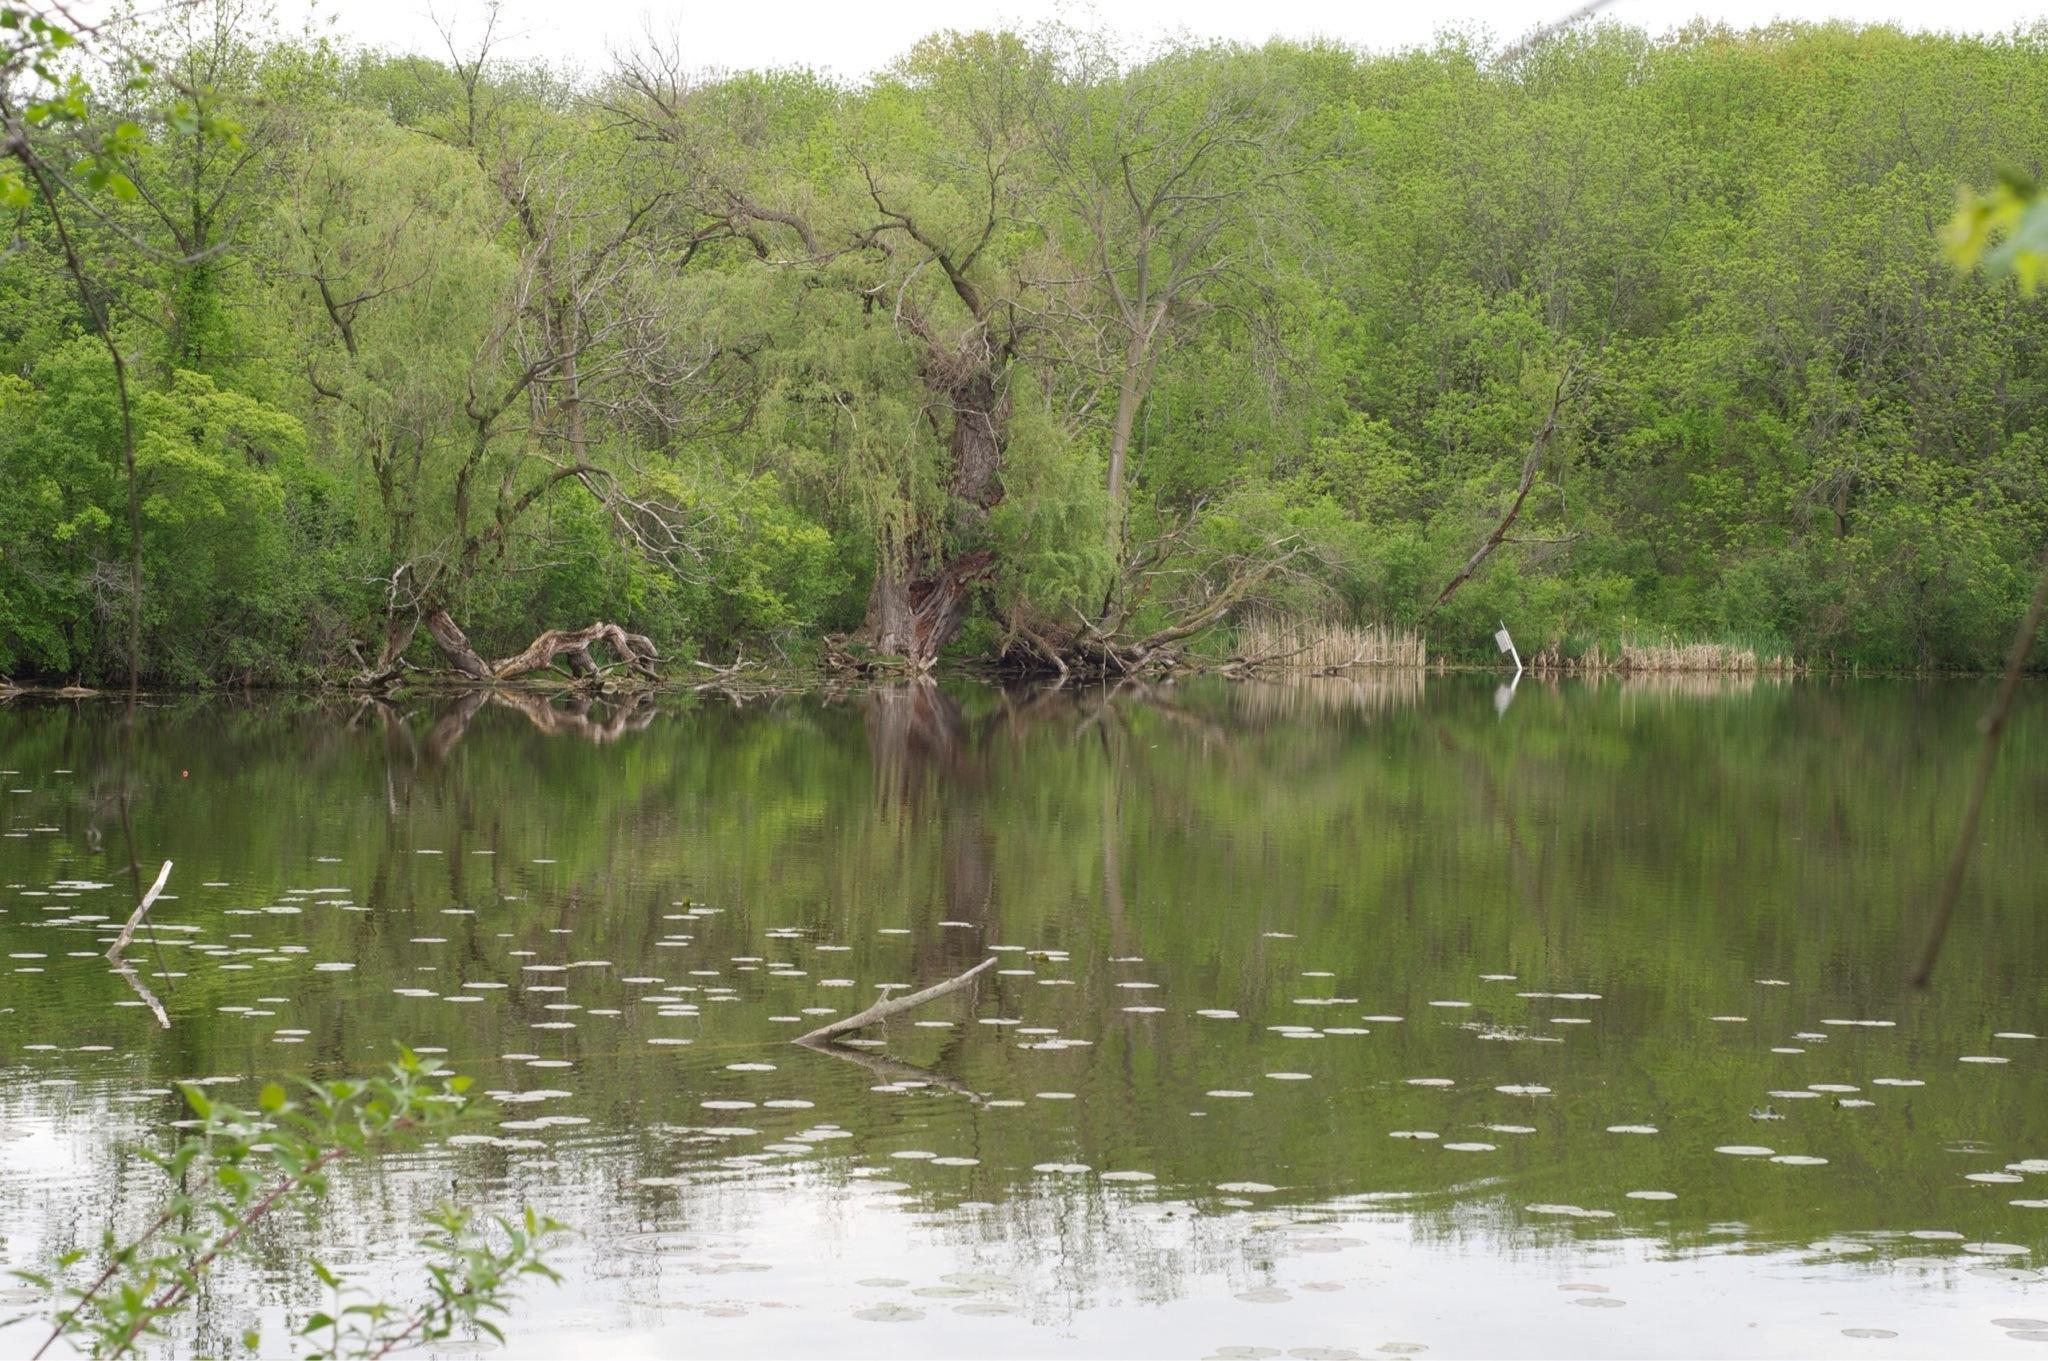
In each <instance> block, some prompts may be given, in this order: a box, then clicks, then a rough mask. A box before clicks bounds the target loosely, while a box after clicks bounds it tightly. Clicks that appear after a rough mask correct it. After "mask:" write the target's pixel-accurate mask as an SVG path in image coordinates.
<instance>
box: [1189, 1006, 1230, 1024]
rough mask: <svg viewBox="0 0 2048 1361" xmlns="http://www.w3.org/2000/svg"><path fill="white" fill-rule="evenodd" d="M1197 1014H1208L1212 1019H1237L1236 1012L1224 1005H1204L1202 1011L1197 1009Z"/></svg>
mask: <svg viewBox="0 0 2048 1361" xmlns="http://www.w3.org/2000/svg"><path fill="white" fill-rule="evenodd" d="M1195 1015H1197V1016H1206V1017H1208V1018H1209V1019H1210V1020H1212V1021H1234V1020H1236V1019H1237V1013H1236V1012H1234V1011H1229V1010H1226V1009H1224V1008H1222V1007H1204V1008H1202V1009H1201V1010H1200V1011H1197V1012H1196V1013H1195Z"/></svg>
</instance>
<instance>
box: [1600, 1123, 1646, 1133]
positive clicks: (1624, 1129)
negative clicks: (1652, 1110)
mask: <svg viewBox="0 0 2048 1361" xmlns="http://www.w3.org/2000/svg"><path fill="white" fill-rule="evenodd" d="M1607 1132H1608V1133H1609V1134H1655V1133H1656V1132H1657V1127H1656V1126H1655V1125H1609V1126H1608V1127H1607Z"/></svg>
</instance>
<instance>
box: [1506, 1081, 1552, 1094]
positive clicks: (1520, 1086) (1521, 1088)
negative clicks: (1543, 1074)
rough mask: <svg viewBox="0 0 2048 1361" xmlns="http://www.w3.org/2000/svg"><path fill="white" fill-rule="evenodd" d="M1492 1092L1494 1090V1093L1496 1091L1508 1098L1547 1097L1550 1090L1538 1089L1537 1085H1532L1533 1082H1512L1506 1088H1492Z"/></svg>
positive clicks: (1546, 1088) (1545, 1088)
mask: <svg viewBox="0 0 2048 1361" xmlns="http://www.w3.org/2000/svg"><path fill="white" fill-rule="evenodd" d="M1494 1090H1495V1091H1497V1092H1503V1093H1505V1094H1507V1095H1508V1096H1549V1095H1550V1088H1548V1087H1539V1086H1537V1085H1536V1084H1535V1083H1533V1082H1512V1083H1509V1084H1508V1085H1507V1086H1505V1087H1495V1088H1494Z"/></svg>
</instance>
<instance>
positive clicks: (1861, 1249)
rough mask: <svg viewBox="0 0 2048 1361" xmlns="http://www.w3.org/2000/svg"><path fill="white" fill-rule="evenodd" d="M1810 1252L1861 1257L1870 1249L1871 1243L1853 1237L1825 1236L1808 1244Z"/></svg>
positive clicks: (1832, 1255)
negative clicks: (1816, 1241) (1860, 1241)
mask: <svg viewBox="0 0 2048 1361" xmlns="http://www.w3.org/2000/svg"><path fill="white" fill-rule="evenodd" d="M1806 1248H1807V1251H1809V1252H1820V1253H1826V1254H1827V1255H1828V1256H1830V1257H1859V1256H1861V1255H1862V1254H1864V1253H1866V1252H1869V1251H1870V1244H1868V1243H1859V1242H1857V1241H1856V1240H1855V1239H1853V1238H1823V1239H1821V1240H1820V1241H1819V1242H1818V1243H1808V1244H1807V1245H1806Z"/></svg>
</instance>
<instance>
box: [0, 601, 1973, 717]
mask: <svg viewBox="0 0 2048 1361" xmlns="http://www.w3.org/2000/svg"><path fill="white" fill-rule="evenodd" d="M1224 643H1225V646H1223V647H1222V648H1220V649H1218V650H1215V651H1209V652H1192V653H1189V654H1187V655H1185V656H1184V657H1183V658H1181V660H1180V661H1179V663H1178V664H1177V665H1176V666H1175V667H1174V668H1172V669H1170V670H1165V671H1161V672H1157V673H1151V674H1149V675H1147V676H1145V677H1139V676H1132V677H1129V678H1127V679H1132V680H1137V679H1153V680H1158V679H1180V678H1192V677H1198V676H1212V677H1218V678H1222V679H1225V680H1232V681H1272V682H1286V681H1294V680H1301V679H1339V678H1344V677H1367V676H1373V675H1398V674H1417V675H1431V674H1433V675H1459V674H1469V675H1480V674H1488V673H1497V674H1501V675H1504V676H1505V675H1512V674H1513V672H1512V667H1511V666H1510V665H1509V664H1508V663H1507V662H1506V661H1505V660H1502V661H1501V662H1499V663H1487V662H1474V661H1466V660H1458V659H1454V658H1452V657H1448V656H1444V655H1441V654H1433V653H1431V651H1430V650H1429V646H1428V641H1427V639H1426V638H1425V637H1424V636H1423V635H1421V634H1418V633H1414V632H1410V631H1407V630H1404V629H1401V628H1398V627H1395V626H1392V625H1386V624H1373V625H1366V626H1362V627H1361V626H1352V625H1348V624H1342V623H1335V622H1332V621H1328V620H1320V619H1302V618H1295V617H1287V616H1278V615H1270V614H1259V615H1254V616H1253V617H1251V618H1249V619H1247V620H1246V621H1245V622H1244V623H1243V624H1241V625H1239V626H1238V627H1236V628H1235V629H1233V630H1231V631H1230V632H1229V633H1228V634H1227V635H1226V636H1225V638H1224ZM1522 662H1523V666H1524V668H1525V672H1526V674H1527V676H1529V677H1530V678H1532V679H1543V680H1557V679H1566V678H1571V679H1600V678H1620V679H1628V678H1631V677H1644V678H1650V677H1665V676H1668V677H1687V676H1697V677H1701V678H1703V679H1712V678H1715V677H1728V678H1737V679H1741V678H1757V679H1776V680H1785V679H1792V678H1795V677H1810V678H1814V679H1827V678H1873V679H1881V678H1907V677H1914V676H1953V677H1958V678H1969V677H1978V678H1984V679H1989V678H1992V677H1994V676H1996V675H1997V674H1998V673H1997V672H1995V671H1989V670H1976V669H1971V670H1961V669H1954V668H1949V669H1941V668H1923V669H1917V670H1913V669H1880V668H1869V667H1857V666H1843V665H1836V666H1827V665H1814V664H1809V663H1806V662H1802V661H1800V660H1798V659H1796V658H1792V657H1788V656H1786V655H1784V654H1782V653H1779V652H1775V651H1771V650H1768V649H1764V648H1759V647H1758V646H1757V645H1754V644H1748V643H1732V642H1675V641H1670V640H1660V641H1654V642H1653V641H1647V640H1642V639H1635V638H1624V639H1621V640H1618V641H1611V642H1602V641H1593V642H1590V643H1585V644H1582V645H1577V646H1568V645H1566V644H1560V643H1551V644H1548V645H1546V646H1544V647H1542V648H1540V649H1537V650H1534V651H1532V652H1529V653H1526V654H1525V655H1524V656H1523V658H1522ZM695 666H696V668H697V669H695V670H683V669H678V670H677V672H676V673H675V674H673V675H654V676H649V675H646V674H644V673H642V672H639V671H637V670H630V669H629V670H626V671H625V672H624V674H615V675H599V676H587V675H577V674H575V673H573V672H571V671H568V670H566V669H554V670H543V671H538V672H534V673H529V674H526V675H522V676H520V677H517V678H512V679H505V680H495V679H489V678H477V677H471V676H466V675H463V674H460V673H458V672H452V671H421V672H417V673H415V674H412V675H409V676H407V677H405V678H404V679H403V680H402V681H400V682H399V683H398V684H396V685H394V686H392V687H388V689H389V691H391V692H394V693H395V692H408V693H423V694H428V693H447V694H465V693H467V694H477V695H485V694H494V693H504V694H506V695H507V696H509V697H512V699H513V700H514V702H515V703H517V704H519V705H521V706H522V707H530V705H531V703H532V702H536V701H537V702H540V703H546V702H547V701H548V700H550V699H559V698H564V697H568V698H572V699H574V700H577V701H579V702H585V703H587V702H591V701H605V700H611V701H625V700H632V699H634V698H636V697H639V696H653V695H661V694H678V693H690V692H717V691H723V692H729V693H734V694H754V693H780V692H802V691H807V690H814V689H818V688H821V687H828V686H832V685H836V684H843V683H845V681H847V680H849V679H854V680H859V681H864V682H872V683H875V684H889V683H891V682H895V681H911V680H917V679H921V678H924V677H926V676H931V677H933V678H936V679H947V678H953V679H962V680H969V681H977V682H987V683H1002V682H1014V681H1017V680H1020V679H1022V680H1027V681H1029V680H1036V681H1038V682H1039V683H1041V684H1050V685H1062V684H1066V683H1069V682H1070V680H1072V678H1068V679H1067V680H1063V679H1061V678H1058V677H1053V676H1035V677H1034V676H1023V677H1019V676H1017V675H1015V674H1014V673H1011V672H1008V671H1006V670H1004V669H1002V668H1000V667H991V666H987V665H981V664H976V663H973V662H961V663H957V664H953V665H946V666H942V667H939V668H937V669H936V671H925V670H913V669H910V668H902V669H898V670H894V671H892V670H889V669H886V668H883V667H878V666H869V667H866V668H864V669H862V670H860V671H859V672H857V673H848V672H846V671H844V670H841V669H838V668H835V667H833V666H832V665H830V664H829V663H826V662H822V661H816V660H804V659H801V658H792V659H783V660H781V661H778V662H775V663H766V662H761V663H753V662H748V661H746V660H745V659H744V658H741V659H737V660H736V661H735V662H734V663H733V664H732V665H729V666H725V667H719V666H714V665H711V664H709V663H696V664H695ZM1119 679H1125V678H1119V677H1116V676H1101V675H1097V676H1093V677H1090V678H1088V679H1087V683H1088V684H1105V685H1114V684H1116V683H1117V682H1118V681H1119ZM243 690H252V691H280V692H297V693H311V694H317V693H344V694H348V693H355V694H360V693H363V692H362V691H360V690H359V689H354V688H352V687H350V686H348V685H347V684H345V683H344V682H343V681H342V680H339V679H335V680H328V681H323V682H316V683H307V682H293V683H284V684H269V683H261V682H252V683H249V684H246V685H234V686H229V685H218V684H213V685H187V686H163V685H156V686H146V687H144V688H143V690H142V692H141V693H145V694H199V695H204V694H209V693H230V692H237V691H243ZM124 694H125V691H123V690H122V689H121V688H120V687H119V686H118V685H115V686H104V687H95V686H89V685H82V684H78V683H76V682H72V683H67V684H63V685H49V684H38V683H35V682H18V681H13V680H10V679H8V678H6V677H0V703H5V702H6V701H8V700H12V699H15V698H43V699H103V698H106V699H118V698H121V697H122V696H123V695H124Z"/></svg>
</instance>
